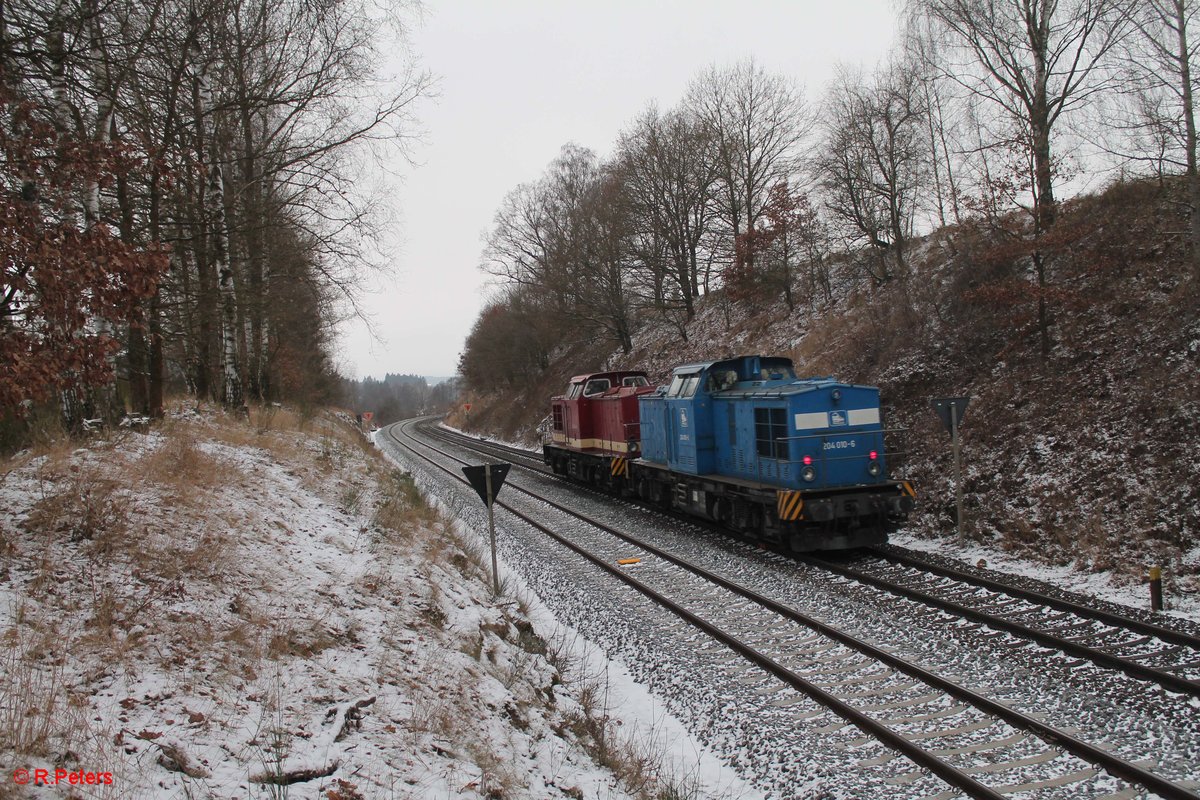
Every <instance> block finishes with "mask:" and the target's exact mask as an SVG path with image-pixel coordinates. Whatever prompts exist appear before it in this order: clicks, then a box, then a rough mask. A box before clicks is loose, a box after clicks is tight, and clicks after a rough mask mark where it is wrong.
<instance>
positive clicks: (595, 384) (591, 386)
mask: <svg viewBox="0 0 1200 800" xmlns="http://www.w3.org/2000/svg"><path fill="white" fill-rule="evenodd" d="M611 387H612V383H611V382H610V381H609V380H608V378H593V379H592V380H590V381H588V382H587V384H586V385H585V386H584V387H583V396H584V397H594V396H595V395H598V394H604V393H605V392H607V391H608V390H609V388H611Z"/></svg>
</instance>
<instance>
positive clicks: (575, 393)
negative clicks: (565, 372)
mask: <svg viewBox="0 0 1200 800" xmlns="http://www.w3.org/2000/svg"><path fill="white" fill-rule="evenodd" d="M581 394H583V384H582V383H572V384H571V391H570V392H568V393H567V399H568V400H578V399H579V395H581Z"/></svg>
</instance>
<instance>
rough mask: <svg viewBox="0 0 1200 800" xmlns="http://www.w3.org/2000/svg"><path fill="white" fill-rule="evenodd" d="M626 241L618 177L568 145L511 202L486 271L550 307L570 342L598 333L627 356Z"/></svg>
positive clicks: (493, 235)
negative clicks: (535, 179)
mask: <svg viewBox="0 0 1200 800" xmlns="http://www.w3.org/2000/svg"><path fill="white" fill-rule="evenodd" d="M628 242H629V225H628V217H627V214H626V208H625V205H624V201H623V199H622V188H621V183H620V176H619V174H618V173H617V172H616V171H614V170H612V169H610V168H607V167H605V166H603V165H601V164H599V163H598V162H597V160H596V156H595V154H594V153H592V152H591V151H590V150H587V149H586V148H582V147H578V146H575V145H566V146H565V147H563V149H562V151H561V152H560V154H559V157H558V158H557V159H555V160H554V162H553V163H551V165H550V168H549V169H548V170H547V172H546V175H544V176H543V178H542V179H541V180H540V181H538V182H537V183H534V184H527V185H523V186H520V187H518V188H517V189H516V190H514V191H513V192H512V193H510V194H509V196H508V197H507V198H506V199H505V201H504V203H503V205H502V206H501V208H500V211H499V212H497V214H496V221H495V224H494V226H493V228H492V230H491V232H490V233H489V235H488V245H487V249H486V251H485V254H484V262H483V269H484V270H485V271H487V272H489V273H491V274H492V275H494V276H496V277H498V278H500V279H501V280H502V281H503V282H504V283H505V284H507V285H509V286H515V287H521V288H522V289H523V290H524V294H523V297H525V298H526V299H529V298H533V299H536V300H538V301H539V302H541V303H542V304H543V305H544V306H546V307H548V308H549V309H551V313H552V314H554V316H555V317H556V318H557V320H558V321H559V324H560V327H559V330H560V331H561V333H562V334H563V335H564V337H568V338H567V341H570V340H571V339H572V338H574V339H578V338H584V339H586V338H590V337H591V336H592V335H593V334H595V333H596V332H600V333H601V335H603V336H605V337H607V338H608V339H610V340H611V341H613V342H614V343H616V344H618V345H619V346H620V347H621V348H622V350H624V351H625V352H626V353H628V352H629V351H630V350H631V349H632V346H633V345H632V340H631V338H630V337H631V330H632V326H631V323H630V317H629V314H630V309H629V298H628V295H627V285H628V274H629V271H630V270H631V268H632V263H631V258H630V255H629V248H628Z"/></svg>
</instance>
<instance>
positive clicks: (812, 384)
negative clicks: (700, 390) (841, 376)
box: [713, 378, 877, 397]
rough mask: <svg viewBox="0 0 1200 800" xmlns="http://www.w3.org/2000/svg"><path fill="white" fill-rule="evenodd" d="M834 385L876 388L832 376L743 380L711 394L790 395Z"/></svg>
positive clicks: (734, 395)
mask: <svg viewBox="0 0 1200 800" xmlns="http://www.w3.org/2000/svg"><path fill="white" fill-rule="evenodd" d="M834 386H837V387H841V388H846V389H875V388H877V387H875V386H867V385H865V384H861V383H842V382H841V381H836V380H834V379H833V378H799V379H797V380H794V381H788V382H786V383H781V382H779V381H745V382H743V383H740V384H735V385H734V386H733V387H732V388H730V389H726V390H724V391H721V392H713V394H714V395H718V396H720V397H791V396H792V395H797V394H804V393H806V392H815V391H817V390H818V389H828V388H831V387H834Z"/></svg>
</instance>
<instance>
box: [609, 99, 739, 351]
mask: <svg viewBox="0 0 1200 800" xmlns="http://www.w3.org/2000/svg"><path fill="white" fill-rule="evenodd" d="M708 144H709V142H708V138H707V135H706V129H705V127H704V126H703V125H702V124H700V122H699V120H697V119H696V118H695V117H694V116H691V115H689V114H687V113H685V112H682V111H672V112H669V113H667V114H660V113H659V112H658V110H657V109H656V108H653V107H651V108H649V109H647V110H646V111H645V112H644V113H643V114H642V115H641V116H640V117H639V118H638V119H637V121H636V122H635V123H634V124H633V126H632V128H631V129H629V130H628V131H626V132H624V133H623V134H622V135H621V138H620V142H619V145H618V156H617V162H618V164H617V169H618V170H619V171H620V174H621V176H622V181H623V185H624V187H625V196H626V202H627V204H628V208H629V213H630V215H631V216H632V221H631V225H632V226H633V230H632V234H633V236H634V238H635V241H634V243H633V244H632V246H633V247H634V248H635V249H636V250H637V252H638V259H639V262H640V266H641V272H642V273H643V275H642V276H641V277H642V280H641V281H640V282H641V284H642V285H643V286H644V287H645V288H647V289H649V292H647V293H646V295H647V296H646V298H645V299H646V300H647V301H648V304H649V305H650V306H651V307H652V308H654V309H655V310H656V311H658V312H659V313H660V314H662V315H663V316H665V317H667V318H669V319H674V316H675V312H676V310H677V309H682V316H683V319H682V321H680V326H681V327H682V326H686V324H687V323H688V322H690V321H691V319H692V317H693V316H694V315H695V299H696V297H697V296H698V294H699V289H700V265H701V263H702V261H703V260H704V259H703V255H702V252H701V248H702V245H703V242H704V241H705V238H706V237H707V236H708V234H709V232H710V231H711V226H712V222H713V211H712V210H713V200H714V188H715V185H716V181H717V172H716V169H715V165H714V164H713V162H712V161H711V160H710V159H709V158H708V157H707V155H708V152H709V148H708ZM681 332H682V333H683V334H684V335H685V336H686V329H684V330H682V331H681Z"/></svg>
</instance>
